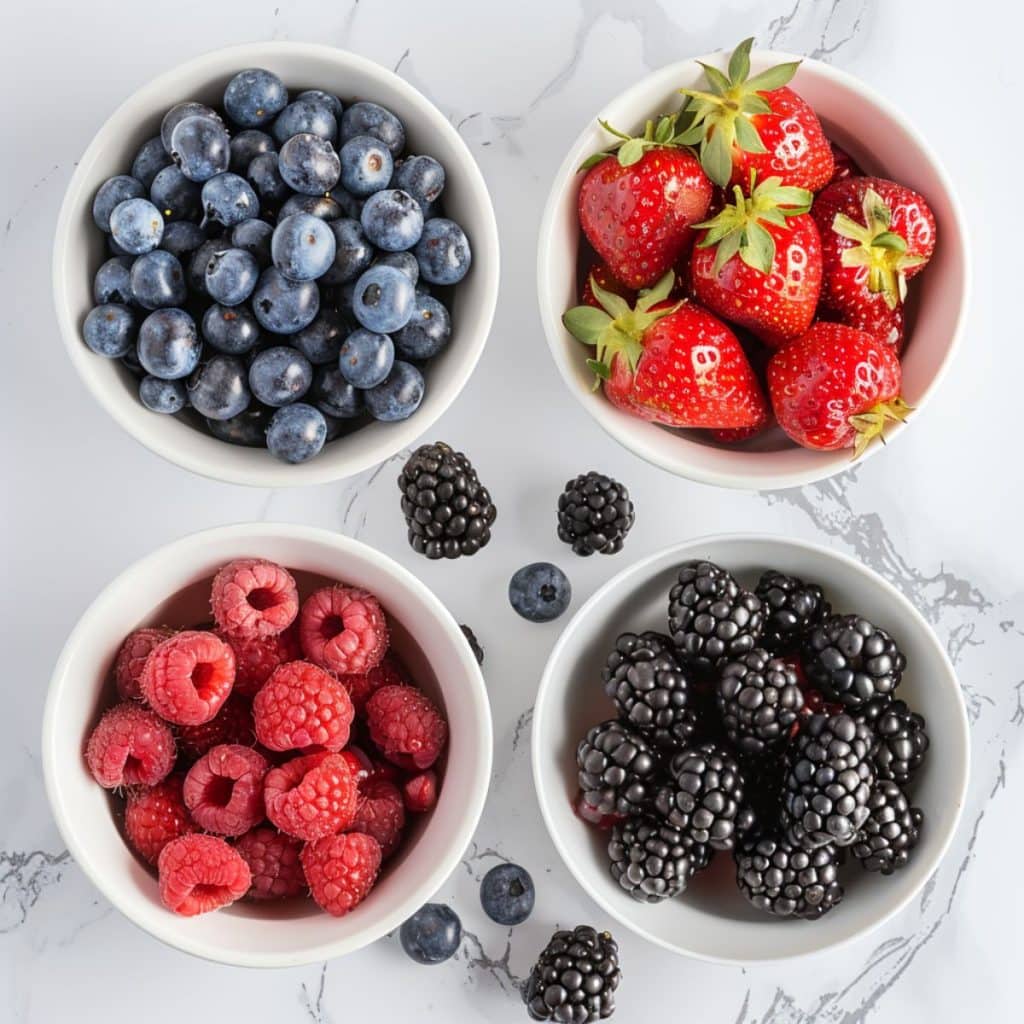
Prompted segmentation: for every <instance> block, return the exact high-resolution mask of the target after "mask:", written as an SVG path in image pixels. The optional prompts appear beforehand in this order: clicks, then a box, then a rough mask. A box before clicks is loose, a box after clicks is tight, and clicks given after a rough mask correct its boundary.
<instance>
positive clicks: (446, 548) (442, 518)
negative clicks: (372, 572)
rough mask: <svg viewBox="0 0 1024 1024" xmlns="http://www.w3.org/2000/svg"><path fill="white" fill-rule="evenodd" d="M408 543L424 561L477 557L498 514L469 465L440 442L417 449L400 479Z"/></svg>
mask: <svg viewBox="0 0 1024 1024" xmlns="http://www.w3.org/2000/svg"><path fill="white" fill-rule="evenodd" d="M398 487H399V489H400V490H401V492H402V512H403V513H404V515H405V522H406V525H407V526H408V527H409V543H410V544H411V545H412V547H413V550H414V551H418V552H419V553H420V554H423V555H426V556H427V558H458V557H459V556H460V555H475V554H476V553H477V552H478V551H479V550H480V549H481V548H482V547H484V545H485V544H487V542H488V541H489V540H490V539H491V526H492V525H493V523H494V520H495V519H496V518H497V515H498V510H497V509H496V508H495V507H494V504H493V503H492V502H491V496H490V494H489V493H488V491H487V488H486V487H484V486H483V485H482V484H481V483H480V480H479V479H478V478H477V475H476V470H475V469H474V468H473V465H472V463H471V462H470V461H469V459H467V458H466V456H465V455H463V454H462V452H457V451H454V450H453V449H452V448H450V447H449V446H448V445H446V444H444V443H443V442H441V441H438V442H437V443H436V444H424V445H421V446H420V447H419V448H417V449H416V451H414V452H413V453H412V455H411V456H410V457H409V461H408V462H406V464H405V467H404V468H403V470H402V472H401V474H400V475H399V477H398Z"/></svg>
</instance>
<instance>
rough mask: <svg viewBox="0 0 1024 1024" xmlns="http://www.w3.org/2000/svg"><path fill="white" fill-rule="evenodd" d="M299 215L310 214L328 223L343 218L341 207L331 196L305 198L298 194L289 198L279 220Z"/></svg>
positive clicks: (278, 216) (278, 217) (279, 215)
mask: <svg viewBox="0 0 1024 1024" xmlns="http://www.w3.org/2000/svg"><path fill="white" fill-rule="evenodd" d="M297 213H308V214H309V215H310V216H311V217H318V218H319V219H320V220H322V221H326V222H327V223H330V222H331V221H335V220H337V219H338V218H339V217H340V216H342V210H341V207H340V206H339V205H338V204H337V203H336V202H335V201H334V200H333V199H332V198H331V197H330V196H303V195H299V193H297V192H296V193H293V194H292V195H291V196H289V197H288V201H287V202H286V203H285V204H284V205H283V206H282V207H281V209H280V211H279V212H278V215H277V219H278V220H284V218H285V217H293V216H294V215H295V214H297Z"/></svg>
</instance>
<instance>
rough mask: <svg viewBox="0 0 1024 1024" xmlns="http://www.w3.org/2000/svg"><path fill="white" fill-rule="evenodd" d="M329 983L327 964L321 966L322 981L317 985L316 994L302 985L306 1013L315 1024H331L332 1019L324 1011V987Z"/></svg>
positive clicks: (304, 984)
mask: <svg viewBox="0 0 1024 1024" xmlns="http://www.w3.org/2000/svg"><path fill="white" fill-rule="evenodd" d="M326 983H327V962H326V961H325V962H324V963H322V964H321V965H320V980H319V982H318V983H317V987H316V994H315V995H314V993H312V992H311V991H310V989H309V986H308V985H307V984H306V983H305V982H303V983H302V1000H303V1002H304V1003H305V1007H306V1013H307V1014H308V1015H309V1019H310V1020H311V1021H312V1022H313V1024H329V1021H330V1017H329V1016H328V1015H327V1012H326V1010H324V987H325V985H326Z"/></svg>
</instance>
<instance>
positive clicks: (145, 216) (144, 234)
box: [110, 198, 164, 256]
mask: <svg viewBox="0 0 1024 1024" xmlns="http://www.w3.org/2000/svg"><path fill="white" fill-rule="evenodd" d="M110 234H111V235H112V236H113V239H114V241H115V242H117V244H118V245H119V246H120V247H121V248H122V249H123V250H124V251H125V252H128V253H131V254H132V255H133V256H140V255H141V254H142V253H144V252H149V251H150V250H152V249H155V248H156V247H157V246H158V245H159V244H160V240H161V239H162V238H163V237H164V219H163V217H161V216H160V211H159V210H158V209H157V208H156V207H155V206H154V205H153V204H152V203H151V202H150V201H149V200H148V199H141V198H139V199H126V200H125V201H124V202H123V203H118V204H117V206H115V207H114V209H113V211H112V212H111V214H110Z"/></svg>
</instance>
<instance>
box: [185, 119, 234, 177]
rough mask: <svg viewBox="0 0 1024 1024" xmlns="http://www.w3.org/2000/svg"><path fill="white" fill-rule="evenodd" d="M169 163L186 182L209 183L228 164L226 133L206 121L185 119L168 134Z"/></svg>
mask: <svg viewBox="0 0 1024 1024" xmlns="http://www.w3.org/2000/svg"><path fill="white" fill-rule="evenodd" d="M171 159H172V160H173V161H174V162H175V163H176V164H177V165H178V166H179V167H180V168H181V173H182V174H184V175H185V177H186V178H188V179H189V181H209V180H210V178H213V177H215V176H216V175H218V174H222V173H223V172H224V171H226V170H227V169H228V164H229V163H230V162H231V140H230V139H229V137H228V133H227V130H226V129H225V128H224V126H223V125H222V124H220V123H219V122H218V121H213V120H211V119H210V118H208V117H195V116H193V117H186V118H185V119H184V120H183V121H179V122H178V124H176V125H175V126H174V131H173V132H171Z"/></svg>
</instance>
